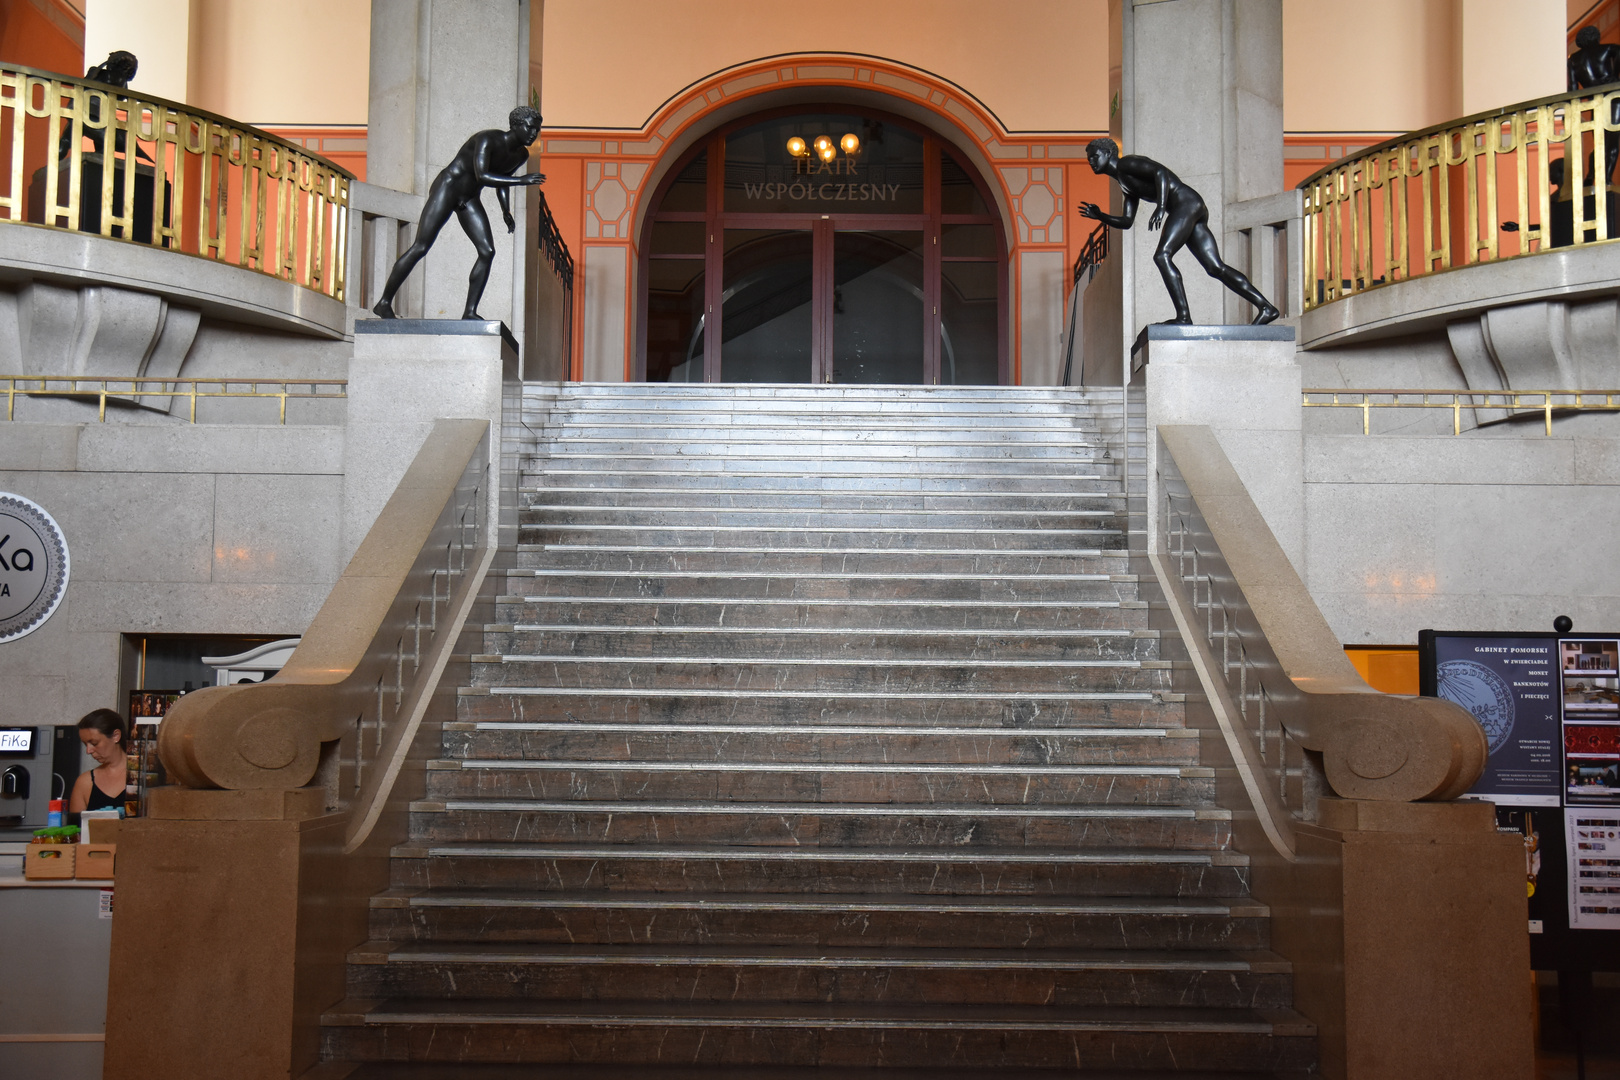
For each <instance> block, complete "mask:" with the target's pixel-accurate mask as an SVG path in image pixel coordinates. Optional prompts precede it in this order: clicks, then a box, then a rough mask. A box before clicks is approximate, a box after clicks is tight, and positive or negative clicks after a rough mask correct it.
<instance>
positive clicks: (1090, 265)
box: [1072, 225, 1108, 285]
mask: <svg viewBox="0 0 1620 1080" xmlns="http://www.w3.org/2000/svg"><path fill="white" fill-rule="evenodd" d="M1106 258H1108V226H1107V225H1098V226H1097V227H1096V228H1095V229H1093V230H1091V235H1090V236H1088V237H1086V246H1085V247H1083V248H1081V249H1080V255H1079V257H1078V258H1076V259H1075V260H1074V279H1073V281H1072V284H1075V285H1078V284H1080V275H1082V274H1084V273H1085V272H1086V271H1088V270H1089V271H1091V276H1092V277H1096V276H1097V267H1099V266H1101V265H1102V264H1103V260H1104V259H1106Z"/></svg>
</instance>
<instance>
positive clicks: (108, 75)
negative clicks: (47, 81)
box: [56, 49, 152, 161]
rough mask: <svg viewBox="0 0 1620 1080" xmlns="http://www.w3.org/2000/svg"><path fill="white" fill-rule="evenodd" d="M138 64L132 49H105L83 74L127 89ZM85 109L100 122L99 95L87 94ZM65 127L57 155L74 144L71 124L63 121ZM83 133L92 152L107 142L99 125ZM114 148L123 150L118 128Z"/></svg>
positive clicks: (105, 135)
mask: <svg viewBox="0 0 1620 1080" xmlns="http://www.w3.org/2000/svg"><path fill="white" fill-rule="evenodd" d="M139 68H140V61H139V60H137V59H135V54H134V53H132V52H125V51H124V50H123V49H118V50H115V51H113V52H110V53H108V54H107V59H105V60H103V61H102V62H101V63H99V64H97V65H95V66H94V67H92V68H91V69H90V70H89V71H87V72H85V73H84V77H85V78H86V79H89V80H91V81H93V82H98V83H106V84H107V85H108V86H116V87H118V88H120V89H127V88H128V87H129V80H131V79H133V78H134V77H135V72H136V71H137V70H138V69H139ZM85 112H86V114H87V116H88V118H89V119H90V120H92V121H95V122H97V123H99V122H100V121H101V98H100V97H98V96H96V95H90V97H89V100H88V102H87V105H86V109H85ZM64 127H65V129H66V130H64V131H63V132H62V140H61V142H60V143H59V144H58V145H57V148H56V156H57V157H58V158H64V157H66V156H67V153H68V151H69V150H70V149H71V148H72V147H73V126H72V125H71V124H66V125H64ZM84 134H85V135H86V136H88V137H89V139H90V142H91V144H92V145H93V146H94V149H93V150H92V151H91V153H95V154H99V153H101V152H102V149H103V147H105V146H106V138H107V133H106V131H105V130H103V129H102V128H93V127H90V126H88V125H86V126H85V128H84ZM113 149H114V150H116V151H117V152H118V153H123V150H124V133H123V132H121V131H120V132H119V133H118V138H117V139H115V140H114V141H113ZM140 156H141V158H142V159H143V160H145V161H150V160H152V159H151V158H149V157H147V156H146V154H145V153H144V152H142V153H141V155H140Z"/></svg>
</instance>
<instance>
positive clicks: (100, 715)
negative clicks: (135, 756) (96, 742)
mask: <svg viewBox="0 0 1620 1080" xmlns="http://www.w3.org/2000/svg"><path fill="white" fill-rule="evenodd" d="M86 728H94V729H95V730H97V731H99V732H101V733H102V734H103V735H105V736H106V737H107V738H109V739H110V738H112V737H113V732H115V731H116V732H117V733H118V745H120V746H123V745H124V744H126V743H128V742H129V725H128V724H125V723H124V718H123V717H122V716H120V715H118V714H117V713H115V712H113V711H112V710H111V709H97V710H96V711H95V712H92V713H86V714H85V715H84V718H83V719H81V720H80V721H79V730H80V731H84V730H85V729H86Z"/></svg>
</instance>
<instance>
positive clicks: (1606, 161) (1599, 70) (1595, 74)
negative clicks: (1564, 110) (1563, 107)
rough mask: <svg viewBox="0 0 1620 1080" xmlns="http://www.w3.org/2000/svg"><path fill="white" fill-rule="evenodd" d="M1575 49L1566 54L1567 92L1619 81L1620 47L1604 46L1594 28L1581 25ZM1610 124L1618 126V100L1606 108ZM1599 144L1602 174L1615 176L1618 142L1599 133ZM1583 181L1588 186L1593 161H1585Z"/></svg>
mask: <svg viewBox="0 0 1620 1080" xmlns="http://www.w3.org/2000/svg"><path fill="white" fill-rule="evenodd" d="M1575 44H1576V46H1577V48H1576V50H1575V51H1574V52H1572V53H1570V55H1569V92H1570V93H1572V94H1573V93H1574V92H1575V91H1577V90H1590V89H1592V88H1594V87H1598V86H1607V85H1609V84H1610V83H1615V82H1620V45H1605V44H1603V34H1602V32H1600V31H1599V30H1598V28H1597V27H1595V26H1583V27H1581V30H1580V33H1578V34H1576V35H1575ZM1609 122H1610V123H1620V98H1616V99H1615V100H1614V101H1613V102H1612V103H1611V104H1610V106H1609ZM1597 141H1598V145H1599V146H1601V147H1602V148H1603V165H1604V168H1603V175H1604V176H1605V177H1610V176H1613V175H1614V162H1615V159H1616V158H1620V139H1617V138H1610V137H1609V133H1608V132H1606V131H1603V130H1601V129H1600V130H1599V131H1598V133H1597ZM1586 180H1587V183H1591V181H1592V180H1593V177H1592V160H1591V158H1588V159H1587V162H1586Z"/></svg>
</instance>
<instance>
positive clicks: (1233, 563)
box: [1156, 425, 1488, 812]
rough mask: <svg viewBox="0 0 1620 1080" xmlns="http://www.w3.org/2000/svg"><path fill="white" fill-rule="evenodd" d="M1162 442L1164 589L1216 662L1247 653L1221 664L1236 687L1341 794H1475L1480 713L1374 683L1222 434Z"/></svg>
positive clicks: (1400, 798) (1168, 432) (1173, 435)
mask: <svg viewBox="0 0 1620 1080" xmlns="http://www.w3.org/2000/svg"><path fill="white" fill-rule="evenodd" d="M1158 436H1159V439H1160V444H1159V478H1158V479H1159V483H1158V485H1157V489H1158V491H1159V493H1160V494H1159V498H1160V519H1159V538H1160V539H1159V545H1160V549H1159V551H1158V552H1157V553H1156V556H1157V562H1158V565H1159V567H1161V571H1160V572H1161V573H1162V574H1163V575H1164V576H1165V577H1166V578H1167V579H1168V580H1165V581H1164V582H1163V584H1164V587H1165V589H1166V590H1177V591H1178V592H1179V594H1180V595H1181V596H1182V597H1183V598H1184V600H1185V602H1186V603H1187V605H1188V610H1196V611H1197V612H1198V613H1199V618H1198V622H1199V624H1200V625H1199V627H1198V629H1197V631H1196V632H1199V633H1202V632H1204V628H1205V627H1207V628H1209V634H1208V637H1209V640H1208V641H1207V642H1206V643H1205V644H1206V646H1207V647H1208V648H1210V649H1212V650H1213V651H1214V653H1215V655H1216V656H1218V657H1219V656H1222V655H1226V656H1232V655H1233V654H1237V655H1240V656H1241V661H1233V662H1231V663H1228V664H1226V665H1225V666H1226V667H1227V669H1228V674H1226V678H1227V681H1228V682H1229V683H1239V684H1241V685H1242V686H1243V687H1244V689H1243V690H1242V691H1241V692H1240V693H1239V694H1238V696H1239V697H1240V699H1246V700H1254V699H1255V698H1257V697H1259V698H1263V699H1264V701H1265V702H1266V704H1267V707H1268V708H1269V709H1270V711H1271V714H1272V716H1273V717H1274V720H1273V723H1275V724H1277V725H1279V726H1280V728H1281V729H1282V730H1283V731H1285V732H1286V733H1287V735H1288V737H1289V738H1291V739H1292V740H1293V741H1294V742H1296V743H1297V744H1298V745H1299V746H1301V747H1303V748H1304V749H1306V750H1309V751H1315V752H1317V753H1320V754H1321V755H1322V770H1323V772H1324V773H1325V774H1326V780H1327V783H1328V785H1329V786H1330V787H1331V788H1332V789H1333V792H1334V793H1335V794H1337V795H1339V796H1340V797H1342V798H1347V799H1370V800H1376V801H1384V802H1415V801H1418V800H1425V799H1427V800H1449V799H1455V798H1457V797H1458V796H1460V795H1462V794H1464V793H1465V792H1467V790H1468V789H1469V788H1470V787H1472V786H1473V784H1474V782H1475V781H1476V780H1478V779H1479V776H1480V773H1481V772H1483V771H1484V768H1485V758H1486V752H1487V745H1488V744H1487V742H1486V739H1485V733H1484V732H1483V731H1482V730H1481V729H1480V726H1479V724H1478V723H1477V722H1476V721H1475V720H1474V718H1473V716H1472V715H1470V714H1469V713H1468V711H1467V710H1465V709H1463V708H1462V707H1461V706H1458V705H1455V704H1453V703H1452V702H1449V701H1445V700H1442V699H1440V698H1420V697H1403V696H1399V695H1394V694H1382V693H1379V692H1378V691H1376V690H1374V689H1373V688H1372V687H1370V686H1368V685H1367V684H1366V682H1364V681H1363V680H1362V678H1361V676H1360V675H1359V674H1357V672H1356V670H1355V667H1354V666H1353V665H1352V664H1351V663H1350V661H1349V659H1348V658H1347V657H1346V656H1345V654H1344V649H1343V647H1342V646H1341V645H1340V643H1339V640H1338V638H1337V636H1336V635H1334V633H1333V631H1332V629H1331V628H1330V627H1329V626H1328V625H1327V620H1326V619H1324V618H1323V617H1322V613H1321V611H1320V610H1319V609H1318V608H1317V606H1316V603H1315V601H1314V600H1313V599H1312V598H1311V595H1310V592H1309V591H1308V590H1307V589H1306V588H1305V583H1304V582H1302V581H1301V580H1300V578H1299V575H1298V574H1297V573H1296V572H1295V570H1294V567H1293V564H1292V563H1290V562H1289V561H1288V556H1287V555H1286V554H1285V553H1284V552H1283V550H1282V547H1281V545H1280V544H1278V543H1277V539H1276V537H1275V536H1274V535H1273V534H1272V532H1271V529H1270V527H1269V526H1267V524H1266V522H1265V518H1264V517H1263V516H1262V514H1261V513H1260V510H1259V508H1258V507H1256V506H1255V504H1254V502H1253V500H1251V499H1250V497H1249V494H1248V491H1247V489H1246V488H1245V487H1244V485H1243V481H1242V480H1241V479H1240V478H1239V477H1238V475H1237V471H1236V470H1235V469H1234V468H1233V467H1232V464H1231V462H1230V461H1228V460H1227V457H1226V455H1225V453H1224V452H1223V451H1222V449H1221V446H1220V443H1219V441H1218V440H1217V439H1216V437H1215V434H1214V432H1213V431H1211V430H1210V429H1209V428H1208V427H1205V426H1202V425H1163V426H1161V427H1160V428H1159V429H1158ZM1217 612H1218V613H1219V614H1218V616H1217V614H1216V613H1217ZM1220 667H1221V665H1220V664H1217V671H1216V674H1217V676H1219V675H1220V674H1221V671H1220ZM1232 689H1233V691H1234V692H1236V691H1237V686H1236V685H1234V686H1233V687H1232ZM1263 734H1264V732H1263V731H1262V732H1261V736H1262V737H1263ZM1256 757H1264V755H1263V754H1258V755H1256ZM1274 767H1275V766H1274ZM1294 809H1295V810H1296V812H1297V810H1298V808H1297V807H1296V808H1294Z"/></svg>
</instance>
